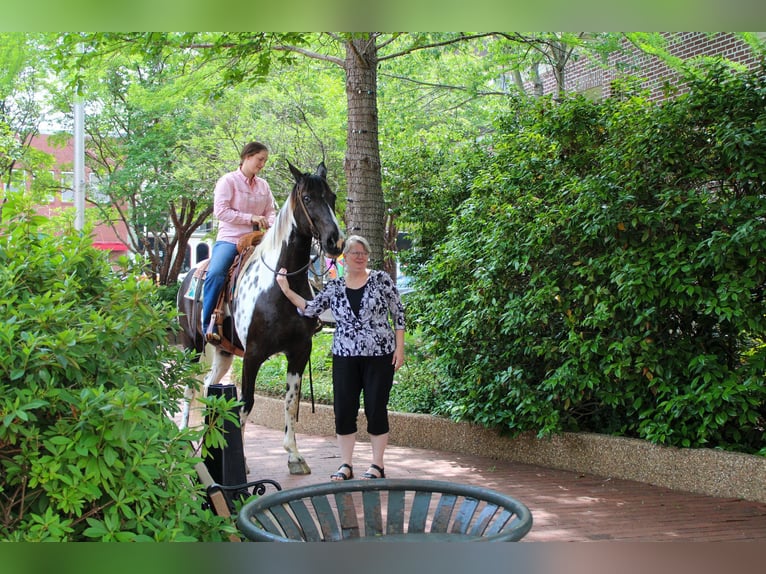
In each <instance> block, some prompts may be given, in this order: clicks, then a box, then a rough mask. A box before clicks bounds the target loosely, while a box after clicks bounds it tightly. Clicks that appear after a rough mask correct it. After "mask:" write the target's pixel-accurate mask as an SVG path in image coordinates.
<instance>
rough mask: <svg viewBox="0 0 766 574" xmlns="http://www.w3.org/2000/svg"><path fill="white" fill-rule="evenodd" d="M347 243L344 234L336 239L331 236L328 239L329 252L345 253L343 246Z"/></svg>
mask: <svg viewBox="0 0 766 574" xmlns="http://www.w3.org/2000/svg"><path fill="white" fill-rule="evenodd" d="M345 243H346V242H345V240H344V238H343V235H340V236H339V237H337V238H336V239H334V240H333V239H332V238H330V239H328V240H327V252H328V253H332V254H333V255H340V254H341V253H343V246H344V245H345Z"/></svg>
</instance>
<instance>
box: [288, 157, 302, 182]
mask: <svg viewBox="0 0 766 574" xmlns="http://www.w3.org/2000/svg"><path fill="white" fill-rule="evenodd" d="M287 165H289V166H290V173H292V174H293V177H294V178H295V181H300V179H301V178H302V177H303V173H301V170H299V169H298V168H297V167H295V166H294V165H293V164H291V163H290V162H289V161H288V162H287Z"/></svg>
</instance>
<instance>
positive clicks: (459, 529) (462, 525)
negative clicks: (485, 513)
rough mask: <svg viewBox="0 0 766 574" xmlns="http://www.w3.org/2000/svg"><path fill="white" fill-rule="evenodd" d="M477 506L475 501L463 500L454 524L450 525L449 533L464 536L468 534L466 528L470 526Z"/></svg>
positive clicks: (477, 502)
mask: <svg viewBox="0 0 766 574" xmlns="http://www.w3.org/2000/svg"><path fill="white" fill-rule="evenodd" d="M478 506H479V501H478V500H477V499H475V498H465V499H464V500H463V503H462V504H461V505H460V509H459V510H458V512H457V514H456V515H455V522H453V523H452V528H451V529H450V532H452V533H455V534H465V533H466V532H468V527H469V526H470V525H471V519H472V518H473V514H474V512H476V508H477V507H478Z"/></svg>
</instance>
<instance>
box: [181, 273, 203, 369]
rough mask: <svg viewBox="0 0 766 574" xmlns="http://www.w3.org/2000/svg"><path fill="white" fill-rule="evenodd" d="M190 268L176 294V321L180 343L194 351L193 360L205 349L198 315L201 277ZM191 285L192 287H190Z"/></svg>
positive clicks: (200, 304) (200, 309)
mask: <svg viewBox="0 0 766 574" xmlns="http://www.w3.org/2000/svg"><path fill="white" fill-rule="evenodd" d="M196 272H197V269H196V268H192V269H190V270H189V272H188V273H187V274H186V277H184V280H183V281H182V282H181V286H180V287H179V289H178V294H177V295H176V305H177V308H178V323H179V325H180V327H181V344H182V345H183V347H184V349H186V350H188V351H194V352H195V360H199V357H200V355H201V354H202V353H203V352H204V351H205V339H204V337H203V334H202V332H201V328H200V321H199V316H200V314H201V312H202V300H201V297H200V294H201V291H202V278H201V277H199V276H197V273H196ZM192 286H193V287H192Z"/></svg>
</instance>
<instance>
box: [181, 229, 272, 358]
mask: <svg viewBox="0 0 766 574" xmlns="http://www.w3.org/2000/svg"><path fill="white" fill-rule="evenodd" d="M265 233H266V232H265V231H253V232H252V233H248V234H247V235H244V236H242V238H241V239H240V240H239V242H238V243H237V256H236V257H235V258H234V262H233V263H232V264H231V267H229V272H228V273H227V274H226V280H225V282H224V285H223V288H222V289H221V294H220V295H219V296H218V301H217V302H216V305H215V308H214V309H213V314H212V315H211V316H210V324H211V325H213V324H214V325H216V327H217V329H218V334H219V335H220V336H221V341H220V343H217V344H216V346H217V347H220V349H221V350H222V351H226V352H228V353H232V354H233V355H237V356H239V357H242V356H243V355H244V345H243V344H242V342H241V341H240V340H239V337H238V336H237V331H236V329H235V328H234V319H233V318H232V317H231V315H230V314H228V313H227V310H228V309H229V304H230V303H231V300H232V298H233V296H234V293H235V291H236V288H237V281H238V279H239V276H240V274H241V273H242V272H243V271H244V270H245V268H246V267H247V263H248V261H249V260H250V258H251V256H252V255H253V252H254V251H255V248H256V247H257V246H258V244H259V243H260V242H261V240H262V239H263V236H264V235H265ZM209 263H210V259H206V260H205V261H203V262H202V263H200V265H199V266H198V267H197V269H196V271H195V272H194V280H193V284H194V283H197V284H202V283H203V282H204V278H205V276H206V275H207V268H208V265H209ZM199 291H201V290H197V293H196V294H198V293H199ZM203 338H204V333H203Z"/></svg>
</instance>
